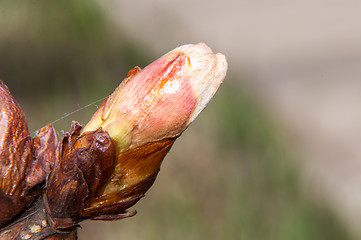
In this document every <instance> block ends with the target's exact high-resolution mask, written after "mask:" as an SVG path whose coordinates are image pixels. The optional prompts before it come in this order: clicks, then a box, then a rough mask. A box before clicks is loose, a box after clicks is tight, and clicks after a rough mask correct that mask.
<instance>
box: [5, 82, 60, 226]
mask: <svg viewBox="0 0 361 240" xmlns="http://www.w3.org/2000/svg"><path fill="white" fill-rule="evenodd" d="M0 109H1V117H0V126H1V128H0V227H3V226H5V225H6V224H7V223H8V222H10V221H11V220H13V219H14V218H15V217H16V216H17V215H19V214H21V213H22V212H23V211H24V210H25V208H26V207H27V206H29V204H31V202H32V201H33V200H34V199H35V198H36V197H38V196H39V195H40V194H41V190H40V188H38V185H39V184H41V183H43V182H44V181H45V179H46V176H47V174H48V173H49V171H50V169H51V165H52V163H51V162H52V160H51V156H50V155H51V152H52V151H53V152H54V150H55V145H56V142H57V140H56V136H55V132H54V131H53V129H52V128H51V127H50V126H48V127H46V129H47V130H46V131H45V130H44V129H43V130H42V131H40V133H39V134H38V135H37V137H36V138H35V139H36V140H35V142H36V143H35V145H34V149H33V148H32V141H31V136H30V132H29V129H28V126H27V121H26V117H25V114H24V112H23V111H22V109H21V108H20V106H19V105H18V104H17V103H16V101H15V100H14V99H13V97H12V96H11V94H10V91H9V89H8V88H7V86H6V85H5V84H4V83H3V82H2V81H0ZM54 136H55V138H54ZM50 139H51V140H50ZM50 142H51V143H50ZM34 151H35V156H36V157H35V158H34V157H33V152H34ZM49 154H50V155H49ZM45 156H48V157H45ZM45 158H46V159H48V160H46V161H45V160H44V159H45ZM44 161H45V162H46V163H45V162H44Z"/></svg>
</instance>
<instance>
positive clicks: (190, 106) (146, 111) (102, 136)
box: [45, 43, 227, 229]
mask: <svg viewBox="0 0 361 240" xmlns="http://www.w3.org/2000/svg"><path fill="white" fill-rule="evenodd" d="M226 71H227V62H226V59H225V57H224V55H223V54H220V53H218V54H214V53H213V52H212V51H211V49H210V48H209V47H207V46H206V45H205V44H203V43H200V44H195V45H192V44H190V45H184V46H181V47H178V48H176V49H174V50H173V51H171V52H169V53H167V54H166V55H164V56H162V57H161V58H159V59H158V60H156V61H154V62H153V63H151V64H150V65H149V66H147V67H145V68H144V69H143V70H141V69H140V68H139V67H136V68H134V69H132V70H131V71H130V72H129V73H128V76H127V77H126V79H125V80H124V81H123V82H122V83H121V84H120V85H119V87H118V88H117V89H116V90H115V91H114V92H113V93H111V94H110V95H109V96H108V97H107V98H106V99H105V100H104V102H103V103H102V104H101V106H100V107H99V108H98V110H97V111H96V113H95V114H94V115H93V117H92V119H91V120H90V121H89V123H88V124H87V125H86V126H85V127H84V129H82V130H81V127H80V125H79V124H77V123H73V126H72V129H71V130H70V132H69V133H66V134H65V135H64V137H63V139H62V140H61V141H60V142H59V145H58V147H57V152H56V162H55V167H54V170H53V171H52V173H51V175H50V177H49V180H48V182H47V192H46V199H45V200H46V206H47V210H48V213H49V215H50V217H51V219H52V221H53V225H54V226H55V227H56V228H58V229H65V228H71V227H73V226H76V223H78V222H80V221H81V220H83V219H89V218H90V219H94V220H114V219H120V218H124V217H129V216H132V215H134V214H135V212H134V211H133V212H127V211H126V210H127V209H128V208H129V207H131V206H132V205H134V204H135V203H136V202H137V201H139V199H140V198H141V197H143V196H144V194H145V192H146V191H147V190H148V189H149V188H150V187H151V186H152V184H153V183H154V181H155V179H156V176H157V174H158V171H159V169H160V166H161V163H162V160H163V158H164V157H165V156H166V154H167V153H168V151H169V150H170V148H171V147H172V145H173V143H174V141H175V140H176V138H177V137H179V136H180V134H181V133H182V132H183V131H184V130H185V129H186V128H187V126H188V125H189V124H190V123H191V122H192V121H193V120H194V119H195V118H196V117H197V115H198V114H199V113H200V112H201V111H202V110H203V109H204V108H205V106H206V105H207V103H208V102H209V101H210V99H211V98H212V97H213V95H214V94H215V92H216V91H217V89H218V87H219V86H220V84H221V83H222V81H223V79H224V77H225V74H226Z"/></svg>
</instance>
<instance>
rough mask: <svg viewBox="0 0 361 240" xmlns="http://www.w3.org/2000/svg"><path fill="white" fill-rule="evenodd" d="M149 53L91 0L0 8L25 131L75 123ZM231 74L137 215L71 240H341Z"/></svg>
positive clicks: (7, 67) (3, 68)
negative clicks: (25, 119) (115, 24)
mask: <svg viewBox="0 0 361 240" xmlns="http://www.w3.org/2000/svg"><path fill="white" fill-rule="evenodd" d="M205 41H206V40H205ZM174 47H176V46H174ZM211 47H212V46H211ZM168 50H171V49H165V50H164V51H165V52H166V51H168ZM158 57H159V56H156V55H155V54H154V53H152V52H151V51H150V50H149V49H147V48H145V47H144V46H142V45H141V44H140V43H138V42H137V41H136V40H134V39H131V38H130V37H129V36H128V35H127V32H126V31H122V30H121V29H119V26H117V27H115V26H114V24H113V23H112V22H111V21H110V20H109V18H108V16H107V12H106V11H105V10H104V9H103V8H102V7H101V6H99V5H98V4H97V3H96V2H94V1H91V0H76V1H45V0H38V1H11V0H1V1H0V78H1V79H3V81H4V82H5V83H6V84H7V85H8V87H9V88H10V90H11V91H12V94H13V95H14V97H15V98H16V99H17V101H18V102H19V103H20V105H21V106H22V107H23V109H24V111H25V113H26V115H27V118H28V121H29V126H30V128H31V131H32V132H35V131H36V130H37V129H39V128H41V127H42V126H44V125H46V124H48V123H51V122H54V121H56V120H58V119H59V121H56V122H54V125H55V128H56V129H57V131H58V134H59V136H61V132H60V131H61V130H65V131H66V130H68V128H69V126H70V123H71V121H72V120H77V121H79V122H80V123H81V124H85V123H86V122H87V120H88V119H89V118H90V117H91V115H92V114H93V113H94V111H95V110H96V107H97V106H98V105H99V104H100V103H101V101H99V99H102V98H104V97H105V96H106V95H108V94H109V93H110V92H111V91H112V90H113V89H114V88H115V87H116V86H117V85H118V84H119V83H120V81H121V80H122V79H123V78H124V77H125V76H126V74H127V71H128V70H130V69H131V68H132V67H134V66H136V65H138V66H140V67H144V66H146V65H147V64H149V63H150V62H151V61H152V60H154V59H156V58H158ZM239 78H245V76H239V75H238V74H234V73H232V68H230V69H229V72H228V75H227V78H226V80H225V82H224V84H223V85H222V87H221V88H220V90H219V92H218V93H217V94H216V96H215V97H214V99H213V100H212V102H211V103H210V104H209V106H208V107H207V109H206V110H205V111H204V112H203V113H202V114H201V115H200V116H199V118H198V119H197V121H195V123H193V124H192V125H191V126H190V127H189V128H188V129H187V131H186V132H185V133H184V134H183V135H182V137H181V138H180V139H179V140H177V142H176V144H175V145H174V147H173V149H172V151H171V152H170V153H169V155H168V156H167V158H166V159H165V161H164V164H163V166H162V169H161V172H160V174H159V177H158V179H157V181H156V183H155V184H154V186H153V187H152V189H151V190H150V191H149V192H148V194H147V195H146V197H145V198H144V199H142V200H141V201H140V202H139V203H138V204H137V205H136V206H135V207H133V208H135V209H137V210H138V214H137V215H136V216H135V217H133V218H131V219H125V220H123V221H118V222H86V223H83V224H82V226H83V229H80V230H79V238H80V239H104V240H105V239H128V240H129V239H245V240H248V239H249V240H257V239H274V240H290V239H292V240H298V239H299V240H301V239H308V240H310V239H315V240H316V239H317V240H322V239H328V240H331V239H335V240H336V239H337V240H339V239H345V240H346V239H351V238H350V237H349V236H348V234H347V232H346V231H345V229H344V228H343V226H342V225H341V224H340V222H339V220H338V219H337V218H336V217H335V216H334V215H333V213H332V212H331V211H330V209H329V208H328V207H327V206H326V205H322V204H320V203H319V201H318V202H317V204H316V203H315V201H313V200H312V197H310V196H308V194H307V191H304V189H303V187H302V184H301V183H300V179H299V176H298V166H297V163H296V161H295V159H294V156H293V154H292V151H290V150H289V149H288V148H287V147H286V145H285V144H284V137H283V136H284V131H285V130H284V129H282V126H279V125H278V124H277V122H276V121H275V120H274V119H275V118H274V116H272V115H270V114H269V112H268V111H267V110H266V109H264V108H263V107H262V105H261V104H259V103H258V101H257V96H253V95H252V93H251V92H250V91H248V90H247V89H248V86H247V85H242V84H241V83H240V82H239V81H236V79H239ZM90 103H93V104H90ZM88 104H90V105H89V106H88V107H86V108H84V109H82V110H80V111H77V110H79V109H80V108H82V107H84V106H87V105H88ZM74 111H77V112H76V113H74V114H71V115H70V116H67V115H68V114H69V113H72V112H74Z"/></svg>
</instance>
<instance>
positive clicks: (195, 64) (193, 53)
mask: <svg viewBox="0 0 361 240" xmlns="http://www.w3.org/2000/svg"><path fill="white" fill-rule="evenodd" d="M173 51H181V52H183V53H185V55H186V56H188V57H189V61H190V64H191V67H192V69H193V75H192V79H191V85H192V88H193V90H194V91H195V93H196V95H197V97H198V102H197V105H196V108H195V109H194V112H193V113H192V114H191V116H190V119H189V123H191V122H192V121H193V120H194V119H195V118H196V117H197V116H198V114H199V113H200V112H201V111H202V110H203V109H204V108H205V107H206V106H207V104H208V102H209V101H210V100H211V98H212V97H213V95H214V94H215V93H216V91H217V89H218V88H219V86H220V85H221V83H222V82H223V79H224V78H225V76H226V72H227V67H228V66H227V61H226V57H225V56H224V55H223V54H222V53H217V54H214V53H213V52H212V50H211V49H210V48H209V47H208V46H207V45H206V44H205V43H198V44H187V45H183V46H180V47H178V48H176V49H174V50H173Z"/></svg>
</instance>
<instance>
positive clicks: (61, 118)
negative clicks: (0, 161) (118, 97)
mask: <svg viewBox="0 0 361 240" xmlns="http://www.w3.org/2000/svg"><path fill="white" fill-rule="evenodd" d="M105 98H106V97H103V98H101V99H98V100H96V101H94V102H92V103H89V104H88V105H85V106H83V107H80V108H78V109H76V110H75V111H72V112H70V113H67V114H65V115H64V116H62V117H60V118H57V119H55V120H54V121H52V122H50V123H49V124H51V125H53V124H54V123H57V122H59V121H61V120H63V119H64V118H67V117H69V116H71V115H73V114H75V113H77V112H79V111H82V110H84V109H86V108H88V107H91V106H93V105H94V106H96V107H97V105H96V103H99V102H101V101H103V100H104V99H105ZM97 108H98V107H97ZM40 129H41V128H39V129H37V130H35V131H33V132H32V133H30V134H29V135H27V136H25V137H24V138H23V139H21V140H24V139H25V138H27V137H32V136H34V137H35V135H36V133H37V132H38V131H39V130H40ZM55 131H56V130H55ZM56 133H57V134H58V135H60V134H59V132H57V131H56ZM13 146H14V145H10V146H8V147H7V148H5V149H2V150H1V151H0V152H3V151H6V150H8V149H10V148H11V147H13Z"/></svg>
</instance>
